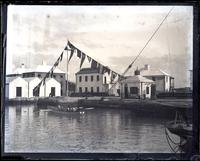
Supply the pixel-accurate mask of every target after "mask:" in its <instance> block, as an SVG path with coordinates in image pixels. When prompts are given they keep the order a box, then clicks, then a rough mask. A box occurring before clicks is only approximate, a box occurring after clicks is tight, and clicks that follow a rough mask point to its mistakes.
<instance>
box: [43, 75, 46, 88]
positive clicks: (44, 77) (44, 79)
mask: <svg viewBox="0 0 200 161" xmlns="http://www.w3.org/2000/svg"><path fill="white" fill-rule="evenodd" d="M45 80H46V77H44V79H43V86H44V85H45Z"/></svg>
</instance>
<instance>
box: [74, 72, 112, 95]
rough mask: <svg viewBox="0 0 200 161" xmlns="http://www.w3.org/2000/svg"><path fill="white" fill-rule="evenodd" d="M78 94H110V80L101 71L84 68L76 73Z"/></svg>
mask: <svg viewBox="0 0 200 161" xmlns="http://www.w3.org/2000/svg"><path fill="white" fill-rule="evenodd" d="M76 93H79V94H80V95H81V94H91V95H100V94H107V93H108V78H107V77H106V76H105V74H101V73H100V72H99V69H97V68H95V69H93V68H82V69H81V70H80V71H78V72H77V73H76Z"/></svg>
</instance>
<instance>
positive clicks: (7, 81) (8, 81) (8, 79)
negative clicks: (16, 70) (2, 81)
mask: <svg viewBox="0 0 200 161" xmlns="http://www.w3.org/2000/svg"><path fill="white" fill-rule="evenodd" d="M16 78H18V77H6V83H10V82H12V81H13V80H14V79H16Z"/></svg>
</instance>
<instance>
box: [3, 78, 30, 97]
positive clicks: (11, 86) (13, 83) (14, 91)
mask: <svg viewBox="0 0 200 161" xmlns="http://www.w3.org/2000/svg"><path fill="white" fill-rule="evenodd" d="M16 97H28V82H27V81H25V80H24V79H23V78H21V77H11V78H6V98H16Z"/></svg>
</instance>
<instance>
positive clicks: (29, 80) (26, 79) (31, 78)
mask: <svg viewBox="0 0 200 161" xmlns="http://www.w3.org/2000/svg"><path fill="white" fill-rule="evenodd" d="M23 79H24V80H25V81H27V82H31V81H32V80H34V79H39V78H38V77H30V78H23ZM39 80H41V79H39Z"/></svg>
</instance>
